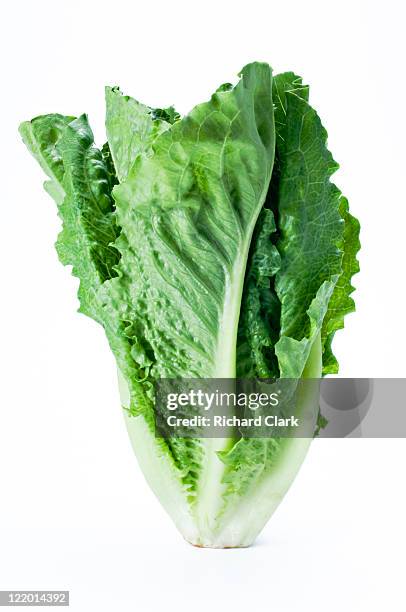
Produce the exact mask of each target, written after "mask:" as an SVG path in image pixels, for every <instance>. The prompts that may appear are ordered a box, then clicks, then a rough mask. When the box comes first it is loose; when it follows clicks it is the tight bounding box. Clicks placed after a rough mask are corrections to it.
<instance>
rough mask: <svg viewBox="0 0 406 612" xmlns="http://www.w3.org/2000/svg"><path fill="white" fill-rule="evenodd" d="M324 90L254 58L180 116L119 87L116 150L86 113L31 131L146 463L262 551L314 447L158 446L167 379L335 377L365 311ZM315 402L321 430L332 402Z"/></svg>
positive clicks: (215, 543) (174, 441)
mask: <svg viewBox="0 0 406 612" xmlns="http://www.w3.org/2000/svg"><path fill="white" fill-rule="evenodd" d="M308 94H309V90H308V87H307V86H305V85H303V84H302V81H301V79H300V77H298V76H296V75H295V74H293V73H284V74H279V75H277V76H275V77H273V76H272V70H271V68H270V67H269V66H268V65H267V64H262V63H253V64H249V65H248V66H246V67H245V68H244V69H243V70H242V72H241V74H240V79H239V81H238V83H237V84H236V85H235V86H232V85H229V84H227V85H223V86H221V87H219V89H218V90H217V91H216V92H215V93H214V94H213V95H212V97H211V99H210V100H209V101H208V102H205V103H203V104H199V105H198V106H196V107H195V108H194V109H193V110H192V111H191V112H190V113H189V114H188V115H186V116H185V117H182V118H181V117H180V116H179V115H178V113H177V112H176V111H175V110H174V109H173V108H168V109H152V108H150V107H147V106H144V105H143V104H140V103H139V102H137V101H136V100H134V99H133V98H131V97H128V96H124V95H123V94H122V93H121V92H120V90H119V89H118V88H117V87H113V88H110V87H107V88H106V107H107V112H106V132H107V142H106V144H104V145H103V147H102V148H101V149H98V148H96V146H95V145H94V141H93V134H92V131H91V128H90V126H89V123H88V119H87V116H86V115H82V116H81V117H78V118H74V117H66V116H62V115H58V114H51V115H44V116H41V117H36V118H35V119H33V120H32V121H29V122H25V123H23V124H22V125H21V127H20V132H21V135H22V137H23V140H24V142H25V144H26V145H27V147H28V148H29V150H30V152H31V153H32V154H33V156H34V157H35V158H36V159H37V161H38V162H39V164H40V165H41V167H42V168H43V170H44V171H45V173H46V174H47V176H48V179H47V181H46V183H45V189H46V190H47V192H48V193H49V194H50V195H51V196H52V197H53V198H54V200H55V202H56V204H57V207H58V211H59V215H60V217H61V219H62V231H61V233H60V235H59V237H58V241H57V245H56V248H57V251H58V254H59V257H60V260H61V262H62V263H63V264H68V265H70V266H72V272H73V274H74V275H75V276H77V277H78V278H79V281H80V283H79V293H78V297H79V302H80V312H82V313H84V314H86V315H88V316H90V317H92V318H93V319H95V320H96V321H98V322H99V323H100V324H101V325H102V326H103V328H104V330H105V332H106V335H107V339H108V342H109V344H110V348H111V350H112V351H113V354H114V356H115V359H116V362H117V367H118V371H119V383H120V390H121V396H122V403H123V407H124V414H125V419H126V423H127V428H128V432H129V435H130V438H131V442H132V444H133V447H134V451H135V453H136V455H137V457H138V460H139V463H140V465H141V468H142V469H143V471H144V474H145V476H146V478H147V480H148V482H149V483H150V485H151V487H152V489H153V490H154V492H155V493H156V495H157V497H158V498H159V499H160V501H161V503H162V504H163V506H164V507H165V509H166V510H167V511H168V513H169V514H170V515H171V517H172V518H173V520H174V522H175V523H176V525H177V527H178V528H179V530H180V531H181V533H182V534H183V535H184V537H185V538H186V539H187V540H188V541H189V542H191V543H193V544H196V545H198V546H211V547H230V546H247V545H249V544H251V542H252V541H253V540H254V538H255V537H256V535H257V534H258V533H259V531H260V530H261V529H262V527H263V526H264V524H265V523H266V521H267V520H268V518H269V517H270V515H271V514H272V512H273V511H274V509H275V508H276V507H277V505H278V504H279V502H280V500H281V499H282V497H283V495H284V494H285V492H286V491H287V489H288V487H289V486H290V484H291V482H292V480H293V478H294V477H295V475H296V473H297V471H298V469H299V467H300V465H301V463H302V461H303V459H304V456H305V454H306V452H307V450H308V447H309V444H310V437H308V438H245V437H243V436H241V435H240V436H238V435H236V434H235V432H234V433H233V434H232V435H231V434H230V436H228V437H225V438H220V439H218V438H217V439H211V438H192V439H191V438H169V439H163V438H160V437H157V436H156V435H155V419H154V417H155V411H156V410H157V406H156V403H155V401H154V387H155V383H156V381H157V380H159V379H162V378H205V379H206V378H208V379H210V378H222V379H230V380H233V379H235V378H236V377H239V378H271V377H272V378H301V377H314V378H318V377H320V376H321V375H322V374H327V373H335V372H337V369H338V364H337V361H336V359H335V357H334V355H333V353H332V350H331V345H332V339H333V336H334V333H335V331H336V330H337V329H339V328H341V327H343V318H344V315H345V314H346V313H348V312H351V311H352V310H353V309H354V303H353V300H352V298H351V297H350V294H351V292H352V291H353V287H352V286H351V277H352V275H353V274H354V273H355V272H357V271H358V264H357V260H356V253H357V251H358V248H359V240H358V234H359V225H358V222H357V221H356V219H355V218H354V217H352V216H351V215H350V213H349V210H348V203H347V200H346V199H345V198H344V197H343V196H342V194H341V192H340V191H339V189H338V188H337V187H336V186H335V185H334V184H333V183H332V182H331V181H330V177H331V175H332V174H333V173H334V172H335V170H336V169H337V167H338V166H337V164H336V162H335V161H334V159H333V158H332V156H331V154H330V152H329V151H328V149H327V147H326V131H325V129H324V128H323V126H322V125H321V122H320V119H319V117H318V115H317V113H316V112H315V110H314V109H313V108H312V107H311V106H310V105H309V102H308ZM300 401H301V402H302V404H303V407H307V408H308V406H309V405H310V406H313V407H314V410H313V417H314V428H316V420H317V394H314V393H313V392H311V387H308V391H307V392H306V393H304V394H303V396H302V397H301V400H300Z"/></svg>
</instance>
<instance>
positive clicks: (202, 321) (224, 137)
mask: <svg viewBox="0 0 406 612" xmlns="http://www.w3.org/2000/svg"><path fill="white" fill-rule="evenodd" d="M271 105H272V94H271V73H270V69H269V67H268V66H264V65H258V64H257V65H251V66H248V67H247V68H246V69H245V70H244V71H243V72H242V78H241V81H240V82H239V83H238V84H237V85H236V87H235V88H234V89H233V90H231V91H227V92H221V93H216V94H214V95H213V97H212V99H211V100H210V102H207V103H206V104H201V105H199V106H197V107H196V108H195V109H193V111H192V112H191V113H190V114H189V115H188V116H187V117H185V118H184V119H182V120H181V121H178V122H176V123H175V124H174V125H173V126H172V127H171V129H170V130H168V131H166V132H164V133H163V134H161V135H160V136H159V137H158V138H157V139H156V140H155V142H154V155H153V156H152V157H149V158H145V157H144V158H142V157H138V158H137V159H136V162H135V164H134V165H133V166H132V169H131V172H130V175H129V177H128V179H127V180H126V181H125V182H123V183H122V184H121V185H119V186H117V187H116V188H115V189H114V192H113V194H114V198H115V200H116V206H117V216H118V220H119V224H120V226H121V227H122V228H123V233H122V235H121V236H120V238H119V239H118V241H117V242H116V246H117V248H118V250H119V251H120V252H121V255H122V257H121V260H120V264H119V267H118V271H119V277H118V278H116V279H113V280H112V281H111V282H109V284H108V285H106V287H105V290H106V291H105V294H106V309H116V308H117V305H120V308H121V309H122V312H121V316H122V317H123V318H124V319H125V320H126V321H129V322H131V324H132V327H133V329H134V336H135V337H137V338H141V339H142V345H141V343H138V344H137V347H136V349H135V350H136V352H137V355H136V358H137V359H138V360H139V361H140V363H142V364H143V365H144V366H145V367H148V368H149V373H150V376H152V377H159V376H185V375H187V376H189V377H190V376H201V377H202V376H220V377H221V376H225V377H229V376H230V377H233V376H234V375H235V350H236V333H237V326H238V317H239V312H240V301H241V292H242V285H243V280H244V273H245V266H246V262H247V257H248V251H249V245H250V241H251V236H252V232H253V230H254V226H255V222H256V220H257V217H258V215H259V213H260V211H261V208H262V206H263V203H264V199H265V196H266V193H267V189H268V185H269V181H270V176H271V170H272V164H273V152H274V131H273V122H272V120H270V118H269V109H270V108H271Z"/></svg>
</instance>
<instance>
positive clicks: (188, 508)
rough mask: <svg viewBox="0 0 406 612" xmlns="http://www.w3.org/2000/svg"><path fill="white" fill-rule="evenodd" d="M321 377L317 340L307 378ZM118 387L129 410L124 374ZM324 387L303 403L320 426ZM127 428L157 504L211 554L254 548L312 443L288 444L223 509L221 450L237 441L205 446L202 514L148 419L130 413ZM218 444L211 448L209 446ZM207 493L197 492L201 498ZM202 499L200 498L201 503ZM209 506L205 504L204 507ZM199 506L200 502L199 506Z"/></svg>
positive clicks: (309, 390) (311, 388)
mask: <svg viewBox="0 0 406 612" xmlns="http://www.w3.org/2000/svg"><path fill="white" fill-rule="evenodd" d="M320 376H321V339H320V333H319V334H318V335H317V337H316V339H315V341H314V343H313V346H312V349H311V352H310V355H309V359H308V361H307V365H306V368H305V370H304V372H303V377H306V378H314V379H318V378H319V377H320ZM119 387H120V393H121V400H122V403H123V406H128V405H129V394H128V387H127V385H126V383H125V380H124V379H123V377H122V376H121V375H120V373H119ZM318 400H319V386H318V383H317V380H316V381H315V383H314V384H309V385H306V386H305V387H304V391H303V394H302V396H301V397H300V399H299V401H298V408H297V414H299V415H302V416H305V418H307V419H311V420H312V422H313V424H314V426H315V425H316V420H317V414H318V406H319V402H318ZM124 412H125V415H126V424H127V429H128V433H129V436H130V440H131V443H132V446H133V449H134V452H135V454H136V456H137V459H138V462H139V465H140V467H141V469H142V471H143V473H144V476H145V478H146V480H147V482H148V484H149V486H150V487H151V489H152V490H153V492H154V493H155V495H156V496H157V498H158V500H159V501H160V503H161V504H162V506H163V507H164V508H165V510H166V511H167V512H168V514H169V515H170V516H171V518H172V520H173V521H174V523H175V524H176V526H177V528H178V529H179V531H180V532H181V533H182V535H183V537H184V538H185V539H186V540H187V541H188V542H190V543H191V544H193V545H195V546H203V547H210V548H234V547H245V546H250V545H251V544H252V543H253V541H254V540H255V538H256V537H257V535H258V533H259V532H260V531H261V530H262V528H263V527H264V525H265V524H266V522H267V521H268V519H269V518H270V516H271V515H272V514H273V512H274V511H275V509H276V508H277V507H278V505H279V503H280V501H281V500H282V498H283V496H284V495H285V493H286V492H287V490H288V489H289V487H290V485H291V483H292V482H293V480H294V478H295V476H296V474H297V472H298V470H299V468H300V466H301V465H302V463H303V460H304V458H305V456H306V453H307V451H308V449H309V446H310V443H311V440H312V439H311V438H285V439H284V440H283V442H282V445H281V450H280V454H279V460H278V462H277V464H276V465H275V466H274V467H273V468H272V471H270V472H269V473H267V474H266V475H265V476H264V477H263V478H262V479H260V480H259V481H258V482H256V483H255V484H254V485H253V486H252V487H251V488H250V489H249V490H248V491H247V492H246V493H245V494H244V495H243V496H242V497H239V498H238V499H236V500H232V501H231V502H230V506H229V507H228V506H227V505H226V506H225V507H222V505H223V496H222V494H223V492H224V491H223V488H222V487H223V483H222V480H223V476H224V470H225V466H224V464H223V463H222V462H221V461H220V460H219V458H218V456H217V450H218V449H217V445H219V447H221V448H225V445H226V444H232V443H233V441H232V439H219V440H211V439H210V440H206V443H207V446H206V449H207V452H206V457H205V462H208V461H213V460H215V463H213V464H212V465H209V466H206V471H205V474H206V478H207V480H206V482H205V483H204V497H203V499H200V500H199V505H198V509H199V511H198V512H196V505H195V506H194V505H193V504H191V503H190V496H189V492H188V490H187V488H186V487H185V485H184V484H183V483H182V480H181V478H180V473H179V470H178V469H177V468H176V466H175V465H174V463H173V460H172V458H171V456H170V454H169V453H168V452H167V451H165V448H164V446H163V445H162V443H161V442H160V441H159V439H157V438H156V437H155V436H154V434H153V432H151V430H150V428H149V427H148V426H147V424H146V422H145V420H144V418H143V417H142V416H140V417H131V416H129V415H128V413H127V411H124ZM211 443H213V444H212V445H211V446H210V444H211ZM199 495H202V491H200V493H199V491H198V492H197V496H199ZM198 499H199V498H198ZM203 501H204V503H203ZM195 504H196V502H195Z"/></svg>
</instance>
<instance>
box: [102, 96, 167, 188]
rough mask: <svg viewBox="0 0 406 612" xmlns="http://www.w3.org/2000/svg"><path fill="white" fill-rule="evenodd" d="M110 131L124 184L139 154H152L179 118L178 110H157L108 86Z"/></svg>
mask: <svg viewBox="0 0 406 612" xmlns="http://www.w3.org/2000/svg"><path fill="white" fill-rule="evenodd" d="M105 91H106V132H107V138H108V141H109V146H110V150H111V153H112V157H113V161H114V165H115V168H116V173H117V177H118V180H119V181H120V182H122V181H124V180H125V179H126V178H127V176H128V173H129V171H130V168H131V166H132V164H133V163H134V160H135V159H136V158H137V157H138V155H146V156H148V155H150V154H151V147H152V144H153V142H154V140H155V139H156V138H157V136H159V134H161V133H162V132H164V131H165V130H167V129H168V128H169V126H170V124H171V123H173V122H174V121H176V119H177V118H178V115H177V113H176V112H175V111H174V109H172V108H170V109H157V110H153V109H151V108H149V107H148V106H144V104H140V102H137V100H134V98H131V97H130V96H125V95H123V94H122V93H121V91H120V89H119V88H118V87H106V90H105Z"/></svg>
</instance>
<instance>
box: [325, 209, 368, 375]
mask: <svg viewBox="0 0 406 612" xmlns="http://www.w3.org/2000/svg"><path fill="white" fill-rule="evenodd" d="M339 210H340V214H341V217H342V218H343V220H344V234H343V238H342V242H341V244H340V248H341V249H342V250H343V251H344V255H343V260H342V264H341V266H342V272H341V274H340V277H339V279H338V281H337V283H336V286H335V288H334V292H333V294H332V296H331V299H330V301H329V305H328V310H327V313H326V316H325V317H324V321H323V329H322V342H323V349H324V352H323V374H336V373H337V372H338V362H337V359H336V358H335V357H334V355H333V353H332V350H331V343H332V341H333V337H334V334H335V332H336V331H337V330H338V329H342V328H343V327H344V317H345V315H346V314H349V313H351V312H353V311H354V310H355V303H354V300H353V299H352V297H350V296H351V293H352V292H353V291H354V287H353V286H352V284H351V278H352V276H353V275H354V274H356V273H357V272H359V264H358V261H357V252H358V251H359V249H360V246H361V245H360V241H359V229H360V228H359V222H358V220H357V219H356V218H355V217H353V216H352V215H351V214H350V213H349V210H348V201H347V199H346V198H344V197H342V198H340V205H339Z"/></svg>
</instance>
